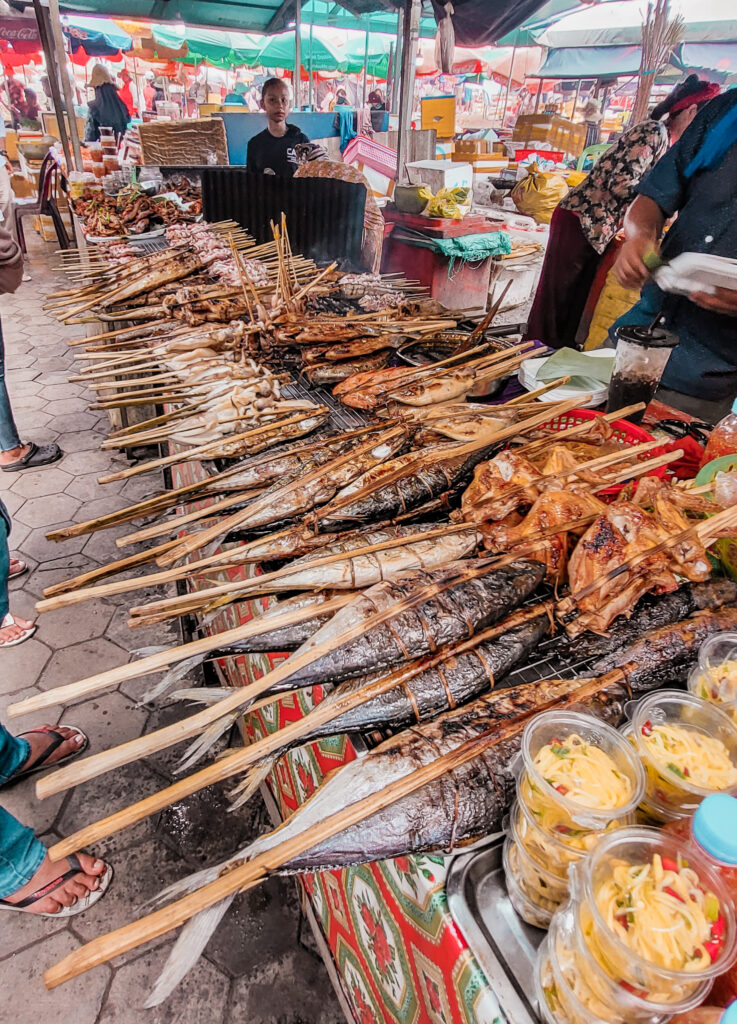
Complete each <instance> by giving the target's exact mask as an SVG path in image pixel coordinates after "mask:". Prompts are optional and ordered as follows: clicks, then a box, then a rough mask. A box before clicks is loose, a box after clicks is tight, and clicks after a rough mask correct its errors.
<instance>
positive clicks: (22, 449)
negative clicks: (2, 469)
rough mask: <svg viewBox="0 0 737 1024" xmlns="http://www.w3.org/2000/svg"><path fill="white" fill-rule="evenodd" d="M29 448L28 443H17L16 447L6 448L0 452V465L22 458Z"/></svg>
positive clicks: (6, 464)
mask: <svg viewBox="0 0 737 1024" xmlns="http://www.w3.org/2000/svg"><path fill="white" fill-rule="evenodd" d="M30 450H31V446H30V444H19V445H18V446H17V448H8V450H7V451H5V452H0V466H8V465H10V463H11V462H17V461H18V459H22V458H23V456H24V455H27V454H28V453H29V451H30Z"/></svg>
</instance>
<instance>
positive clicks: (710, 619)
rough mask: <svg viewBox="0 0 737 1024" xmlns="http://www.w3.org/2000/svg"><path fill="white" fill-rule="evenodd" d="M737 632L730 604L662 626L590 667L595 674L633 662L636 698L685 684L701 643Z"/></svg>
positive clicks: (631, 674) (735, 610)
mask: <svg viewBox="0 0 737 1024" xmlns="http://www.w3.org/2000/svg"><path fill="white" fill-rule="evenodd" d="M735 629H737V607H734V606H733V605H727V606H725V607H723V608H718V609H716V610H713V611H712V610H707V611H700V612H696V613H695V614H693V615H692V616H691V617H690V618H688V619H685V620H684V621H682V622H677V623H675V624H674V625H668V626H662V627H661V628H660V629H656V630H654V631H653V632H651V633H649V634H647V635H645V636H643V637H641V638H640V639H639V640H636V641H635V642H634V643H632V644H629V645H627V646H625V647H620V648H619V650H617V651H614V652H612V653H611V654H608V655H606V656H605V657H603V658H600V659H599V660H598V661H596V662H595V663H594V664H593V665H592V666H591V670H590V671H591V674H592V675H601V674H603V673H604V672H610V671H611V670H612V669H615V668H620V667H621V666H622V665H626V664H628V663H629V662H634V663H635V664H636V665H637V669H636V670H635V671H633V672H629V673H628V676H627V681H628V683H629V685H630V688H631V690H632V693H633V696H639V695H640V694H642V693H645V692H646V691H647V690H652V689H654V688H655V687H657V686H666V685H673V684H674V683H683V682H684V681H685V679H686V676H687V674H688V672H689V670H690V669H691V668H693V666H694V664H695V663H696V659H697V657H698V651H699V647H700V646H701V644H702V643H703V642H704V641H705V640H707V639H708V638H709V637H710V636H713V635H714V634H715V633H721V632H729V631H732V630H735Z"/></svg>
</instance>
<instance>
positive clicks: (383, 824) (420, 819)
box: [247, 608, 737, 872]
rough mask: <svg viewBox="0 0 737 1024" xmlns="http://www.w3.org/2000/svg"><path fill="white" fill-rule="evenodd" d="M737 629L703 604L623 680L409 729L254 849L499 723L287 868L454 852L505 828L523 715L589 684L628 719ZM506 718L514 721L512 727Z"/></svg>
mask: <svg viewBox="0 0 737 1024" xmlns="http://www.w3.org/2000/svg"><path fill="white" fill-rule="evenodd" d="M735 627H737V609H735V608H729V609H726V608H725V609H723V610H722V611H720V612H699V613H698V614H697V615H696V616H694V617H693V618H691V619H687V620H685V621H684V622H678V623H676V624H675V625H672V626H666V627H664V628H663V629H662V630H657V631H656V633H657V635H656V636H655V637H654V638H653V639H654V645H653V649H654V650H658V651H659V652H660V654H661V661H660V663H655V662H652V661H651V662H650V663H649V664H648V665H645V666H641V665H638V666H637V669H636V670H634V671H633V670H629V671H627V673H626V677H625V676H622V677H621V678H620V679H618V678H616V677H615V674H614V673H611V674H609V675H606V676H603V677H598V679H593V680H582V679H576V680H551V681H546V682H542V683H532V684H528V685H526V686H522V687H517V688H512V689H508V690H500V691H498V692H492V693H490V694H488V695H486V696H484V697H481V698H479V699H478V700H476V701H474V702H473V703H472V704H469V705H467V706H466V707H464V708H459V709H458V710H456V711H451V712H448V713H447V714H444V715H441V716H440V717H439V718H437V719H435V720H434V721H432V722H428V723H425V724H423V725H419V726H413V727H412V728H411V729H406V730H405V731H404V732H401V733H399V734H397V735H396V736H393V737H391V738H390V739H388V740H385V741H384V743H381V744H380V745H379V746H378V747H376V748H375V749H373V750H371V751H369V753H368V754H366V755H365V756H364V757H360V758H358V759H357V760H355V761H351V762H350V763H349V764H347V765H344V766H343V767H342V768H339V769H338V770H336V771H334V772H331V773H330V775H328V776H327V778H326V779H325V781H324V782H323V783H322V785H321V786H320V787H319V788H318V789H317V790H316V792H315V793H314V795H313V796H312V797H310V799H309V800H307V801H306V803H304V804H303V805H302V807H300V808H298V810H297V811H296V812H295V813H294V814H293V815H291V817H290V818H289V819H288V820H287V821H286V822H285V823H284V824H283V825H282V826H280V827H279V828H278V829H276V830H275V831H274V832H272V833H270V834H268V835H265V836H262V837H261V838H260V839H257V840H256V841H255V842H254V843H252V844H251V846H250V847H249V849H248V851H247V856H248V857H252V856H255V855H257V854H259V853H263V852H264V851H265V850H268V849H272V848H273V847H274V846H276V845H277V844H278V843H279V842H281V841H282V840H284V839H287V838H289V837H290V836H292V835H296V834H297V833H299V832H301V831H303V830H304V829H305V828H307V827H308V826H310V825H313V824H315V823H316V822H317V821H319V820H321V819H322V818H323V817H328V816H329V815H331V814H334V813H336V812H337V811H339V810H340V809H341V808H342V807H346V806H348V805H349V804H352V803H354V802H356V801H358V800H360V799H362V798H363V797H365V796H368V795H369V794H370V793H378V792H380V791H381V790H383V789H384V788H386V786H388V785H389V784H390V783H391V782H393V781H395V780H396V779H398V778H401V777H402V776H404V775H407V774H409V773H410V772H411V771H414V770H415V769H416V768H420V767H422V766H423V765H426V764H430V763H431V762H432V761H434V760H435V759H436V758H437V757H438V756H440V755H442V754H445V753H447V752H448V751H451V750H454V749H455V748H457V747H458V746H460V745H461V744H462V743H464V742H465V741H466V740H469V739H471V738H472V737H474V736H479V735H482V734H483V733H486V732H489V731H490V730H498V733H499V735H500V736H501V737H502V739H501V742H499V743H497V744H496V745H494V746H492V747H490V748H489V749H488V751H486V752H485V753H483V754H481V755H480V756H478V757H476V758H474V759H473V760H471V761H467V762H466V763H465V764H464V765H461V767H459V768H456V769H454V770H453V772H451V773H449V774H448V775H445V776H441V777H440V778H439V779H436V780H435V781H434V782H431V783H430V784H429V785H427V786H425V787H423V788H422V789H421V790H418V791H417V792H416V793H413V794H411V795H410V796H407V797H405V798H404V799H402V800H400V801H398V802H397V803H394V804H392V805H391V806H389V807H388V808H386V809H385V810H383V811H380V812H378V813H377V814H374V815H372V816H371V817H370V818H369V819H368V820H365V821H363V822H361V823H360V824H358V825H354V826H352V827H351V828H348V829H345V830H344V831H343V832H340V833H339V834H338V835H336V836H334V837H333V838H332V839H328V840H326V841H325V842H324V843H322V844H320V845H318V846H316V847H314V848H313V849H312V850H309V851H307V852H306V853H304V854H302V855H300V856H299V857H297V858H295V860H293V861H290V862H289V864H288V865H287V866H286V868H285V870H287V871H310V872H311V871H321V870H325V869H327V868H330V867H344V866H347V865H349V864H360V863H365V862H367V861H371V860H383V859H385V858H388V857H396V856H400V855H405V854H409V853H421V852H429V851H445V852H451V851H452V850H453V849H454V848H456V847H457V846H461V845H463V844H464V843H469V842H473V841H475V840H477V839H479V838H481V837H482V836H484V835H489V834H490V833H493V832H496V831H498V830H499V829H501V826H502V820H503V818H504V815H505V813H506V811H507V809H508V807H509V804H510V803H511V800H512V797H513V794H514V784H515V780H514V776H513V774H512V771H511V764H512V760H513V758H514V757H515V755H516V754H517V752H518V750H519V749H520V742H521V737H522V732H523V730H524V726H525V724H526V722H525V721H524V720H523V721H520V716H521V715H524V714H525V713H526V712H528V711H530V710H534V709H535V708H537V707H541V706H543V705H545V704H548V703H549V702H550V701H552V700H558V699H559V698H561V697H563V698H569V699H570V701H571V702H577V701H578V700H580V699H581V691H582V688H583V687H584V685H586V690H584V691H583V692H584V693H586V698H585V701H584V702H585V703H588V704H591V705H593V707H594V708H595V710H596V712H597V713H598V714H599V715H600V716H601V717H603V718H605V719H606V720H608V721H609V722H611V723H612V724H614V725H616V724H617V723H618V722H619V721H621V719H622V717H623V714H624V705H625V703H626V702H627V700H628V699H630V697H631V696H638V695H640V694H642V693H645V692H646V691H647V690H650V689H653V688H654V687H656V686H658V685H660V684H661V682H662V679H663V677H664V676H668V670H669V666H671V665H673V664H675V665H680V664H681V662H682V661H683V656H684V651H685V650H688V652H689V657H690V660H691V662H692V663H693V662H694V661H695V660H696V657H697V655H698V649H699V647H700V645H701V643H702V642H703V640H704V639H705V638H706V637H707V636H710V635H713V634H714V633H716V632H720V631H721V630H728V629H735ZM597 681H600V682H601V685H600V688H598V689H597V688H595V687H592V686H590V685H588V684H593V683H596V682H597ZM515 719H516V720H517V721H515ZM504 723H509V725H508V726H507V727H506V728H505V726H504Z"/></svg>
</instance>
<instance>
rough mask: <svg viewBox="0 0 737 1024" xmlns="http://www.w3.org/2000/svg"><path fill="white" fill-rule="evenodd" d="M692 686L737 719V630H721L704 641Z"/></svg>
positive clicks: (694, 670)
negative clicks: (725, 631)
mask: <svg viewBox="0 0 737 1024" xmlns="http://www.w3.org/2000/svg"><path fill="white" fill-rule="evenodd" d="M688 688H689V690H690V691H691V693H693V694H695V696H697V697H701V699H702V700H708V701H710V702H711V703H712V704H717V705H719V706H720V707H721V709H722V711H726V712H727V714H728V715H730V716H731V718H732V719H733V721H734V722H736V723H737V633H717V634H716V635H715V636H710V637H709V639H708V640H706V641H705V642H704V643H703V644H702V645H701V647H700V649H699V660H698V663H697V665H696V667H695V668H693V669H692V670H691V673H690V674H689V677H688Z"/></svg>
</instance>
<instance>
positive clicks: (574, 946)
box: [536, 827, 737, 1024]
mask: <svg viewBox="0 0 737 1024" xmlns="http://www.w3.org/2000/svg"><path fill="white" fill-rule="evenodd" d="M735 958H737V928H736V927H735V912H734V906H733V904H732V901H731V899H730V893H729V889H728V888H727V886H726V885H725V884H724V882H723V880H722V879H721V878H720V876H719V874H718V873H717V872H715V871H714V869H713V867H712V866H711V865H710V864H709V863H708V860H707V858H705V857H703V856H700V855H699V854H698V852H697V851H696V850H695V849H694V847H692V846H690V845H689V844H687V843H685V842H683V840H681V839H679V838H677V837H675V836H672V835H670V834H669V833H667V832H663V831H662V830H660V829H655V828H643V827H634V828H629V827H628V828H622V829H617V830H616V831H614V832H612V833H610V834H609V835H608V836H605V837H603V838H602V839H600V841H599V842H598V844H597V845H596V847H595V849H594V850H593V851H592V852H591V853H590V854H589V855H588V856H587V857H586V858H584V860H582V861H581V862H580V863H578V864H577V865H576V866H575V867H574V868H573V869H572V871H571V897H570V900H569V901H568V902H567V903H566V904H565V906H563V907H561V908H560V909H559V910H558V911H557V912H556V914H555V915H554V917H553V920H552V921H551V924H550V929H549V932H548V935H547V937H546V940H545V942H544V943H543V944H542V946H541V947H540V950H539V954H538V961H537V971H536V986H537V996H538V1001H539V1009H540V1015H541V1017H542V1019H543V1020H544V1021H546V1022H547V1024H591V1022H596V1021H600V1020H601V1021H606V1022H608V1024H661V1022H664V1021H666V1020H667V1019H668V1018H670V1017H671V1016H672V1015H674V1014H676V1013H684V1012H686V1011H688V1010H690V1009H692V1008H693V1007H695V1006H698V1005H699V1004H700V1003H702V1002H703V1001H704V999H705V998H706V997H707V995H708V993H709V990H710V988H711V985H712V982H713V979H714V977H716V976H717V975H719V974H721V973H723V972H724V971H726V970H728V969H729V967H730V966H731V965H732V964H733V963H734V961H735Z"/></svg>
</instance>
